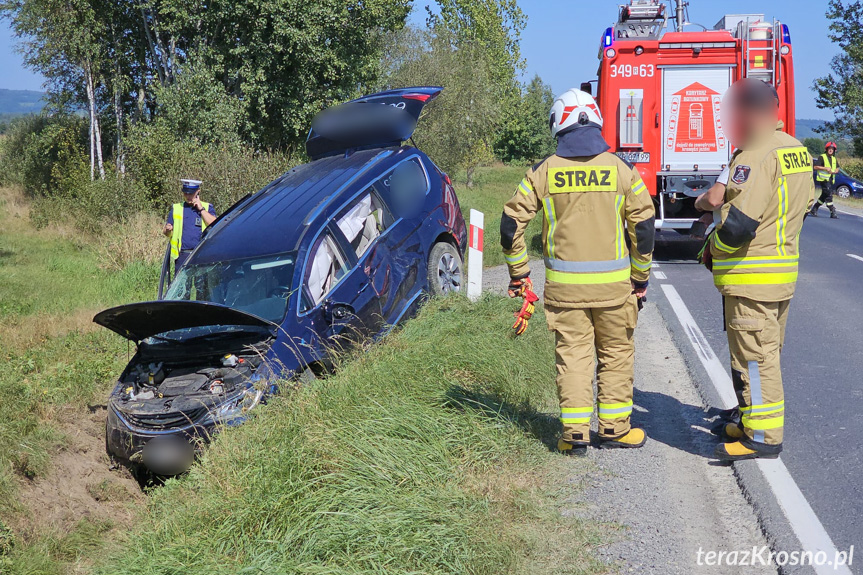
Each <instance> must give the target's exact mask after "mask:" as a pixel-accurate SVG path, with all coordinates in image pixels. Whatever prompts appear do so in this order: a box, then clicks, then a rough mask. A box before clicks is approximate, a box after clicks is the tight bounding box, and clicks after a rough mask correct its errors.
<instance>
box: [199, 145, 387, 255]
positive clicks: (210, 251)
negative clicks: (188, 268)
mask: <svg viewBox="0 0 863 575" xmlns="http://www.w3.org/2000/svg"><path fill="white" fill-rule="evenodd" d="M393 151H394V149H393V148H389V149H375V150H363V151H358V152H353V153H349V154H340V155H337V156H329V157H325V158H322V159H319V160H315V161H313V162H309V163H307V164H302V165H300V166H297V167H295V168H293V169H291V170H289V171H288V172H286V173H285V174H283V175H282V176H280V177H279V178H277V179H276V180H274V181H273V182H271V183H270V184H268V185H267V186H266V187H264V188H263V189H262V190H261V191H259V192H257V193H256V194H254V195H252V196H250V197H249V198H247V199H245V200H241V201H240V202H238V203H237V204H235V205H234V206H233V207H232V208H231V209H230V210H228V211H227V212H226V213H225V214H223V215H222V217H221V218H219V220H218V221H217V222H216V223H215V224H214V225H213V226H212V227H211V229H209V230H208V231H207V235H206V241H204V242H202V243H201V244H200V246H199V247H198V249H197V250H196V251H195V254H194V256H193V259H194V261H193V262H191V263H196V264H201V263H210V262H217V261H225V260H233V259H239V258H249V257H255V256H260V255H266V254H275V253H281V252H289V251H294V250H296V249H297V248H298V244H299V242H300V240H301V239H302V236H303V233H304V232H305V230H306V228H307V226H308V224H309V223H310V222H311V221H312V220H314V218H315V216H316V215H317V213H318V212H320V211H321V210H322V208H324V207H325V206H326V205H328V204H329V203H330V202H331V201H333V200H338V199H339V198H340V197H343V196H346V194H349V193H351V192H353V191H355V188H354V186H353V185H351V184H352V183H353V182H355V181H356V180H357V179H358V178H360V177H361V176H362V175H363V174H365V173H366V172H367V171H369V170H370V169H372V168H373V167H375V166H376V165H377V164H378V163H380V162H381V161H382V160H384V159H385V158H387V157H389V156H391V155H393ZM387 164H388V163H387Z"/></svg>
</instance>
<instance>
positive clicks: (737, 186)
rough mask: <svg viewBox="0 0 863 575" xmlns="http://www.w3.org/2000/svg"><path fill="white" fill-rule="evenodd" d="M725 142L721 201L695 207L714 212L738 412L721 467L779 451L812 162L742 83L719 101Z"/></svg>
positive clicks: (766, 89) (712, 244)
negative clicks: (783, 362) (782, 359)
mask: <svg viewBox="0 0 863 575" xmlns="http://www.w3.org/2000/svg"><path fill="white" fill-rule="evenodd" d="M723 106H724V107H725V108H726V110H725V111H723V115H725V114H726V113H727V115H728V116H727V117H729V118H730V121H729V122H726V123H724V124H725V125H727V126H728V127H729V129H728V136H729V139H730V140H731V143H732V144H733V145H734V147H735V148H737V151H735V152H734V155H733V156H732V158H731V163H730V164H729V174H730V177H729V180H728V186H727V188H726V189H725V193H724V194H723V195H722V197H721V198H714V197H712V196H713V194H711V193H710V192H707V193H705V194H702V195H701V196H699V197H698V198H697V199H696V203H695V205H696V207H697V208H699V209H702V210H705V211H711V210H715V212H714V214H715V217H714V222H715V224H716V230H715V231H714V233H713V234H712V235H711V238H710V240H709V245H708V248H709V250H708V251H707V254H706V255H707V258H706V262H705V263H707V264H708V267H709V268H712V272H713V280H714V284H715V285H716V287H717V289H718V290H719V292H720V293H721V294H722V296H723V298H724V308H725V318H724V319H725V325H726V329H727V334H728V348H729V351H730V354H731V376H732V382H733V385H734V391H735V393H736V395H737V402H738V410H737V413H736V414H735V415H734V417H733V419H732V420H731V421H729V422H727V423H724V424H723V425H722V427H721V433H722V434H724V436H725V438H726V440H727V443H723V444H720V445H719V446H717V448H716V457H717V458H719V459H722V460H726V461H736V460H740V459H754V458H759V457H766V458H775V457H778V456H779V453H780V452H781V451H782V441H783V428H784V424H785V397H784V392H783V387H782V371H781V368H780V363H779V354H780V351H781V350H782V345H783V343H784V340H785V326H786V323H787V320H788V308H789V303H790V300H791V298H792V296H793V295H794V290H795V287H796V284H797V266H798V260H799V237H800V231H801V229H802V227H803V219H804V217H805V215H806V212H807V210H808V209H809V208H810V206H811V205H812V202H813V201H814V199H815V184H814V182H813V178H812V158H811V157H810V155H809V152H808V151H807V149H806V147H805V146H803V145H802V144H801V143H800V142H799V141H798V140H796V139H795V138H793V137H791V136H789V135H788V134H786V133H785V132H783V131H781V128H782V127H783V125H782V123H781V122H779V120H778V118H779V116H778V108H779V97H778V95H777V93H776V90H775V89H774V88H773V86H771V85H769V84H766V83H764V82H762V81H761V80H756V79H753V78H747V79H744V80H740V81H738V82H735V83H734V85H732V87H731V89H730V90H729V91H728V94H727V95H726V96H725V101H724V102H723Z"/></svg>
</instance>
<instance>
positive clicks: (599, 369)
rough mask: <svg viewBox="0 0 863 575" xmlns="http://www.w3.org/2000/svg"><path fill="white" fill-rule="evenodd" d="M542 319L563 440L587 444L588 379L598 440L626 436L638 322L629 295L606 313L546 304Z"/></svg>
mask: <svg viewBox="0 0 863 575" xmlns="http://www.w3.org/2000/svg"><path fill="white" fill-rule="evenodd" d="M545 315H546V320H547V321H548V328H549V329H550V330H551V331H553V332H554V335H555V345H556V347H555V356H556V364H557V391H558V397H559V399H560V411H561V417H560V420H561V423H563V440H564V441H568V442H579V441H584V442H587V441H590V419H591V416H592V415H593V411H594V399H593V379H594V374H595V375H596V387H597V396H596V408H597V409H596V411H597V415H598V418H599V428H598V429H599V435H600V437H602V438H605V439H613V438H617V437H621V436H623V435H626V434H627V433H628V432H629V429H630V424H629V418H630V415H631V414H632V380H633V368H634V359H635V341H634V339H633V336H634V333H635V326H636V323H637V322H638V303H637V300H636V298H635V296H632V297H630V298H629V299H628V300H627V301H626V303H624V304H622V305H619V306H616V307H608V308H586V309H572V308H561V307H557V306H552V305H548V304H546V306H545Z"/></svg>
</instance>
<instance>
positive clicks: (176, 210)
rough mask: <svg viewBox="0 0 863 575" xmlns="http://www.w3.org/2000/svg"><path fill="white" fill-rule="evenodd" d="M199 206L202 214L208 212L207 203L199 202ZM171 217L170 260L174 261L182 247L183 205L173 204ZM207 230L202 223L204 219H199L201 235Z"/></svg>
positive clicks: (208, 206) (204, 223) (205, 223)
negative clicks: (172, 221)
mask: <svg viewBox="0 0 863 575" xmlns="http://www.w3.org/2000/svg"><path fill="white" fill-rule="evenodd" d="M201 206H203V208H204V209H203V210H202V211H204V212H206V211H209V209H210V204H208V203H207V202H201ZM171 215H172V217H173V219H174V223H173V224H172V225H173V226H174V229H173V231H172V233H171V260H176V259H177V258H179V257H180V247H181V246H182V245H183V204H182V203H180V204H174V205H173V207H172V211H171ZM205 229H207V222H205V221H204V218H203V217H202V218H201V233H204V230H205Z"/></svg>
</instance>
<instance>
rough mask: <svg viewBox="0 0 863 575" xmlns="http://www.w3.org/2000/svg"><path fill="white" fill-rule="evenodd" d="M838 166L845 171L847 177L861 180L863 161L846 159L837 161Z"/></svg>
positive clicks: (862, 177)
mask: <svg viewBox="0 0 863 575" xmlns="http://www.w3.org/2000/svg"><path fill="white" fill-rule="evenodd" d="M839 166H840V167H841V168H842V169H843V170H845V171H846V172H847V173H848V175H849V176H851V177H852V178H856V179H858V180H863V159H860V158H848V159H841V160H839Z"/></svg>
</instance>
